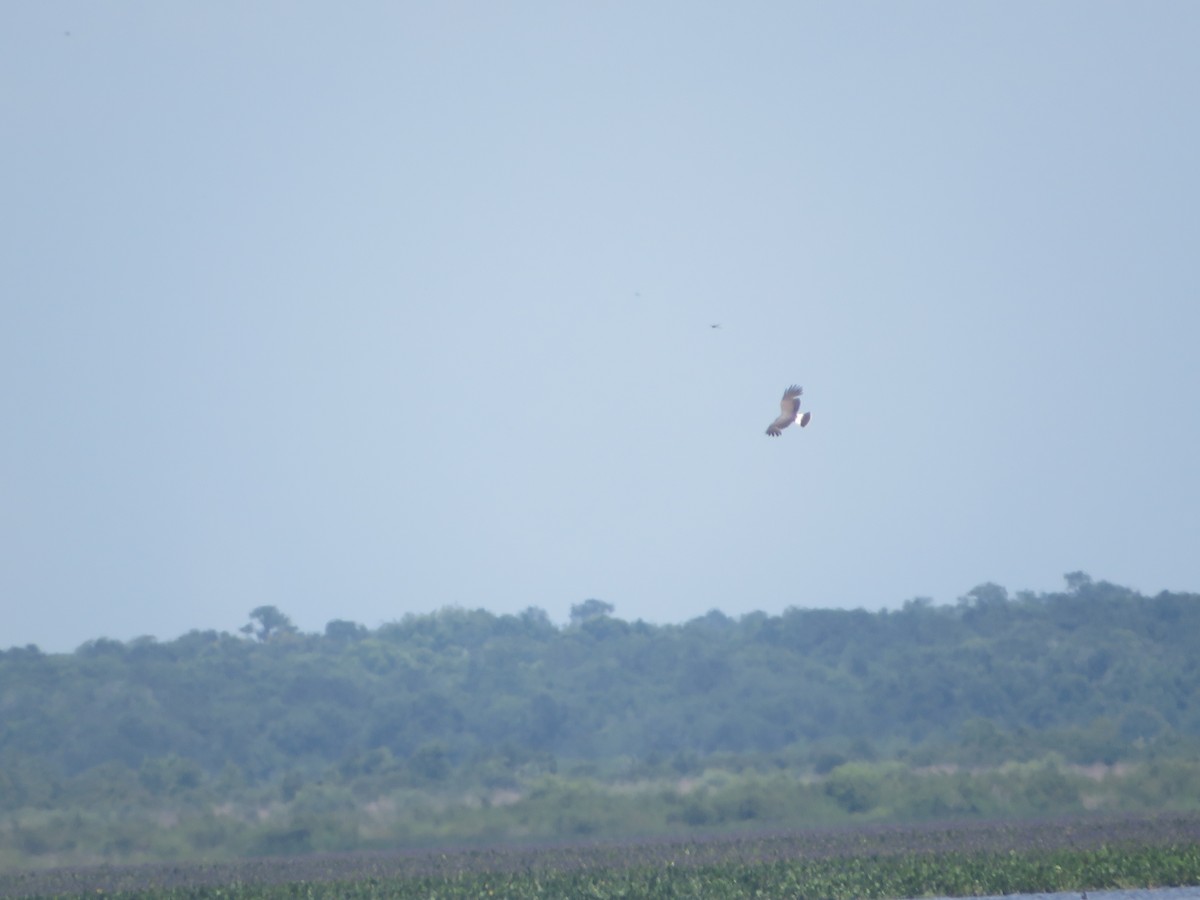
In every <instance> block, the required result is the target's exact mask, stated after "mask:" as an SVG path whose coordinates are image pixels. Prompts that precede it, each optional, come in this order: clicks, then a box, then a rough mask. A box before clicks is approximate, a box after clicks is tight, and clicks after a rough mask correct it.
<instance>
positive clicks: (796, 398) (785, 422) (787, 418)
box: [767, 384, 807, 437]
mask: <svg viewBox="0 0 1200 900" xmlns="http://www.w3.org/2000/svg"><path fill="white" fill-rule="evenodd" d="M803 393H804V388H802V387H800V386H799V385H796V384H793V385H792V386H791V387H789V388H788V389H787V390H786V391H784V392H783V399H782V400H780V401H779V412H780V415H779V418H778V419H776V420H775V421H774V422H772V423H771V424H770V425H768V426H767V434H769V435H770V436H771V437H779V435H781V434H782V433H783V429H785V428H787V427H788V426H789V425H791V424H792V423H793V422H795V421H796V413H798V412H799V411H800V395H801V394H803ZM806 424H807V423H806Z"/></svg>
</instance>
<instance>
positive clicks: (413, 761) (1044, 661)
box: [0, 573, 1200, 867]
mask: <svg viewBox="0 0 1200 900" xmlns="http://www.w3.org/2000/svg"><path fill="white" fill-rule="evenodd" d="M250 618H251V625H249V626H247V628H246V629H244V630H243V631H244V636H238V635H233V634H228V633H218V632H212V631H209V632H191V633H189V634H187V635H184V636H183V637H180V638H178V639H177V640H174V641H169V642H161V643H160V642H157V641H155V640H153V639H149V638H142V639H138V640H135V641H132V642H129V643H121V642H118V641H111V640H106V639H99V640H95V641H90V642H88V643H87V644H84V645H83V646H81V647H80V648H78V649H77V650H76V651H75V652H74V653H71V654H44V653H41V652H40V651H38V650H37V648H35V647H25V648H12V649H9V650H7V651H4V652H0V814H4V815H6V816H7V817H8V819H7V824H5V825H3V826H0V867H4V866H12V865H22V864H38V865H51V864H54V863H55V862H63V861H71V860H75V859H79V858H85V857H89V856H90V857H91V858H103V859H111V860H118V859H119V860H134V859H183V858H188V857H190V856H192V855H195V854H198V853H204V854H208V855H213V856H226V857H231V856H239V855H245V854H255V853H260V854H261V853H289V854H290V853H303V852H309V851H330V852H332V851H340V850H344V849H351V848H356V847H364V846H368V847H369V846H390V845H394V844H396V843H405V844H410V845H417V844H432V843H446V842H458V841H488V840H497V839H512V838H529V839H541V838H547V839H549V838H554V837H570V838H587V837H598V836H616V835H620V834H627V833H643V834H652V833H667V832H670V831H672V830H676V831H677V830H681V829H685V830H700V831H704V830H719V829H730V828H749V827H760V826H764V825H772V826H775V825H797V824H821V823H830V822H856V821H895V820H903V819H922V818H925V819H929V818H947V817H951V818H957V817H981V816H994V815H1019V816H1033V815H1048V814H1059V813H1063V812H1080V811H1083V810H1087V809H1095V808H1100V809H1110V810H1115V809H1140V808H1160V809H1194V808H1196V807H1197V806H1200V765H1198V764H1197V763H1196V762H1195V759H1196V758H1197V755H1198V754H1197V750H1198V749H1200V706H1197V704H1196V703H1195V702H1194V698H1195V697H1197V696H1200V649H1198V647H1200V645H1198V644H1197V642H1196V640H1195V635H1196V634H1200V627H1198V626H1200V596H1197V595H1194V594H1171V593H1162V594H1159V595H1157V596H1155V597H1146V596H1143V595H1141V594H1138V593H1137V592H1134V591H1131V590H1128V589H1125V588H1120V587H1117V586H1114V585H1111V584H1108V583H1106V582H1094V581H1092V580H1091V579H1090V578H1088V577H1087V576H1086V575H1083V574H1082V573H1072V574H1071V576H1068V589H1067V590H1066V591H1064V592H1061V593H1055V594H1047V595H1038V596H1034V595H1030V594H1020V595H1017V596H1016V597H1012V596H1010V595H1009V594H1008V592H1007V591H1005V590H1004V589H1003V588H1001V587H999V586H996V585H980V586H979V587H976V588H974V589H973V590H971V591H969V592H968V593H967V594H966V595H964V597H963V598H962V599H961V600H960V601H959V602H958V603H957V604H955V605H953V606H945V607H937V606H934V605H932V604H930V603H928V602H927V601H922V600H914V601H910V602H908V603H906V604H905V605H904V606H903V608H902V609H900V610H896V611H890V612H889V611H885V612H879V613H868V612H866V611H863V610H848V611H842V610H800V609H790V610H787V611H786V612H784V613H783V614H781V615H778V616H768V615H766V614H763V613H754V614H750V615H746V616H743V617H741V618H738V619H733V618H731V617H728V616H725V615H723V614H722V613H720V612H716V611H713V612H711V613H709V614H708V615H706V616H703V617H700V618H698V619H695V620H693V621H691V622H688V623H686V624H683V625H669V626H653V625H649V624H647V623H645V622H642V621H632V622H629V621H625V620H622V619H620V618H617V617H616V616H615V610H614V608H613V607H612V606H611V604H608V603H604V602H602V601H599V600H587V601H585V602H583V603H581V604H579V605H577V606H576V607H574V608H573V610H572V619H571V622H570V623H568V624H567V625H566V626H565V627H561V628H559V627H556V626H555V625H554V624H553V623H551V622H550V620H549V618H548V617H547V616H546V614H545V613H544V612H542V611H541V610H536V609H530V610H527V611H525V612H524V613H522V614H520V615H501V616H497V615H493V614H491V613H488V612H485V611H483V610H464V609H445V610H441V611H440V612H437V613H434V614H430V615H420V616H417V615H409V616H406V617H404V618H402V619H400V620H398V621H396V622H392V623H389V624H386V625H384V626H382V627H380V628H378V629H374V630H370V629H367V628H364V627H363V626H360V625H356V624H354V623H351V622H345V621H342V620H335V621H333V622H330V623H329V625H328V626H327V627H326V628H325V630H324V632H323V633H321V634H303V633H301V632H299V631H298V630H297V629H296V628H295V627H294V626H293V625H292V623H291V621H290V619H289V618H288V617H287V616H286V615H285V614H284V613H282V612H280V611H279V610H278V609H276V608H275V607H259V608H257V609H255V610H254V611H252V612H251V613H250Z"/></svg>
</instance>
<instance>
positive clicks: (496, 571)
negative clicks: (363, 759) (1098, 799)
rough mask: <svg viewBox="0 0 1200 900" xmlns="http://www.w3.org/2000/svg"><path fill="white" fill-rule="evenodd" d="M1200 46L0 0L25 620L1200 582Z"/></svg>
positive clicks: (8, 433)
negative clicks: (268, 608) (790, 416)
mask: <svg viewBox="0 0 1200 900" xmlns="http://www.w3.org/2000/svg"><path fill="white" fill-rule="evenodd" d="M1197 47H1200V4H1197V3H1193V2H1156V3H1152V4H1133V3H1127V2H1121V3H1111V2H1097V0H1087V2H1055V3H1044V2H995V3H983V2H979V3H962V2H957V0H946V2H938V3H930V2H922V3H891V2H887V3H882V2H881V3H854V2H849V3H801V2H779V3H755V4H744V3H719V4H718V3H697V2H692V0H688V2H674V3H655V2H649V3H647V2H613V3H609V2H605V3H595V2H593V3H573V2H572V3H561V2H544V3H527V2H518V3H481V2H480V3H390V2H388V3H383V2H380V3H354V2H350V3H337V4H328V3H312V2H291V0H289V2H271V3H265V2H264V3H207V2H206V3H198V2H197V3H160V2H142V3H130V2H125V3H122V2H111V3H95V2H85V0H79V2H58V0H39V2H37V3H7V4H4V5H3V6H0V122H2V123H3V124H2V128H3V141H2V142H0V165H2V167H3V178H2V180H0V210H2V212H0V304H2V305H0V417H2V421H3V441H2V442H0V471H2V473H3V475H2V480H0V602H2V603H3V605H4V609H5V613H4V616H3V625H2V627H0V646H12V645H23V644H26V643H36V644H38V645H39V646H41V647H42V648H43V649H45V650H70V649H73V648H74V647H75V646H77V645H78V644H80V643H82V642H83V641H85V640H88V639H91V638H96V637H101V636H105V637H111V638H117V639H121V640H127V639H130V638H133V637H136V636H139V635H145V634H150V635H154V636H156V637H158V638H160V639H170V638H173V637H175V636H177V635H179V634H181V633H183V632H186V631H188V630H190V629H192V628H201V629H207V628H215V629H218V630H231V631H232V630H236V629H237V628H238V627H239V626H241V625H242V624H244V623H245V622H246V621H247V614H248V612H249V611H250V609H252V608H253V607H255V606H258V605H261V604H273V605H276V606H278V607H279V608H280V609H282V610H283V611H284V612H286V613H288V614H289V615H290V616H292V618H293V619H294V620H295V621H296V623H297V624H298V625H299V626H300V627H301V628H303V629H304V630H307V631H316V630H320V629H322V628H323V627H324V625H325V623H326V622H327V621H329V620H330V619H335V618H344V619H351V620H354V621H357V622H361V623H363V624H366V625H368V626H371V627H374V626H377V625H379V624H381V623H383V622H387V621H390V620H393V619H396V618H399V617H401V616H402V615H404V614H405V613H407V612H428V611H432V610H435V609H438V608H440V607H443V606H447V605H461V606H467V607H483V608H485V609H488V610H491V611H493V612H496V613H501V612H515V611H519V610H521V609H524V608H525V607H527V606H538V607H541V608H543V609H545V610H547V611H548V612H549V613H550V614H551V616H552V617H553V618H554V619H556V620H557V621H563V620H565V618H566V616H567V613H568V610H569V608H570V606H571V605H572V604H574V603H579V602H580V601H582V600H584V599H586V598H589V597H596V598H600V599H602V600H605V601H608V602H610V603H613V604H614V605H615V606H616V609H617V614H618V615H619V616H622V617H624V618H628V619H634V618H644V619H646V620H648V621H652V622H673V621H683V620H686V619H689V618H692V617H694V616H697V615H702V614H704V613H705V612H706V611H708V610H709V609H712V608H718V609H721V610H723V611H725V612H726V613H729V614H731V615H738V614H741V613H745V612H748V611H751V610H759V609H761V610H765V611H767V612H771V613H777V612H779V611H781V610H782V609H784V608H786V607H788V606H793V605H794V606H802V607H857V606H861V607H865V608H867V609H880V608H883V607H895V606H898V605H899V604H901V603H902V602H903V601H904V600H906V599H909V598H911V597H914V596H928V597H931V598H933V599H934V601H935V602H938V603H949V602H953V601H954V600H955V598H956V597H958V596H959V595H961V594H963V593H965V592H966V591H968V590H969V589H970V588H972V587H974V586H975V585H977V584H979V583H981V582H984V581H994V582H997V583H999V584H1002V585H1004V586H1005V587H1007V588H1009V590H1010V591H1013V592H1015V591H1018V590H1026V589H1028V590H1033V591H1048V590H1056V589H1058V588H1059V587H1060V586H1061V585H1062V580H1061V576H1062V574H1063V573H1064V572H1068V571H1073V570H1077V569H1082V570H1084V571H1087V572H1089V573H1090V574H1091V575H1092V576H1093V577H1095V578H1104V579H1108V580H1110V581H1114V582H1117V583H1120V584H1124V585H1128V586H1130V587H1133V588H1136V589H1138V590H1141V591H1144V592H1147V593H1156V592H1157V591H1159V590H1162V589H1171V590H1190V591H1200V463H1198V462H1197V459H1200V452H1198V451H1200V424H1198V423H1197V416H1196V410H1197V391H1198V389H1200V362H1198V361H1197V347H1196V344H1197V337H1198V336H1200V302H1198V300H1200V296H1198V288H1200V252H1198V250H1197V247H1198V239H1200V165H1198V163H1197V160H1200V125H1198V120H1200V116H1198V114H1197V111H1196V109H1197V107H1196V96H1197V92H1198V91H1200V53H1198V52H1197ZM712 323H720V324H721V326H722V327H721V328H720V329H719V330H718V329H712V328H710V327H709V326H710V324H712ZM793 382H796V383H800V384H803V385H804V387H805V403H806V407H807V408H808V409H811V410H812V412H813V421H812V424H811V425H810V426H809V427H808V428H807V429H805V430H804V431H800V430H799V429H792V430H790V431H788V432H785V434H784V435H783V436H782V437H781V438H780V439H778V440H772V439H770V438H768V437H766V436H765V435H764V434H763V430H764V428H765V427H766V425H767V423H768V422H769V421H770V420H771V419H772V418H773V417H774V416H775V415H776V414H777V412H778V398H779V395H780V393H781V392H782V391H783V389H784V388H785V387H786V386H787V385H788V384H791V383H793Z"/></svg>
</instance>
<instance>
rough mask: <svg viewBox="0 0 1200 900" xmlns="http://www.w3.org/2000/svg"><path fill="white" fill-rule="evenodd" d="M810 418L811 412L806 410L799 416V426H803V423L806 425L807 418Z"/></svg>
mask: <svg viewBox="0 0 1200 900" xmlns="http://www.w3.org/2000/svg"><path fill="white" fill-rule="evenodd" d="M811 418H812V413H810V412H806V413H805V414H804V415H802V416H801V417H800V427H801V428H803V427H804V426H805V425H807V424H808V420H809V419H811Z"/></svg>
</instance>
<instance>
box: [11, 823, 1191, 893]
mask: <svg viewBox="0 0 1200 900" xmlns="http://www.w3.org/2000/svg"><path fill="white" fill-rule="evenodd" d="M1186 884H1200V817H1198V816H1195V815H1174V816H1158V817H1122V818H1111V817H1106V818H1088V819H1075V820H1059V821H1047V822H1024V823H966V824H953V825H947V824H943V825H924V826H920V827H904V826H878V827H871V828H861V829H840V830H823V831H805V832H790V833H778V834H757V835H753V836H743V837H738V838H714V839H711V840H701V841H686V842H685V841H672V840H665V839H655V840H646V841H641V842H637V843H603V844H588V845H558V846H539V847H521V848H514V847H503V848H493V849H475V850H456V851H447V852H421V853H378V854H369V855H365V854H357V855H349V854H343V855H327V856H310V857H303V858H298V859H262V860H254V861H247V862H242V863H229V864H220V865H208V866H206V865H178V866H171V865H152V866H129V867H91V868H73V869H59V870H53V871H47V872H39V873H28V874H11V875H6V876H3V877H0V896H5V897H34V896H37V897H54V896H59V897H63V896H89V897H96V896H104V897H112V898H130V900H132V898H149V897H155V898H172V900H182V898H239V900H266V898H285V897H287V898H291V897H312V898H366V897H396V898H404V897H413V898H418V897H420V898H433V897H437V898H464V900H466V898H472V900H474V898H479V897H488V896H494V897H509V898H541V897H546V898H551V897H555V898H558V897H568V896H569V897H593V898H607V897H645V898H685V897H698V896H703V897H706V898H718V900H721V898H746V897H790V898H805V897H820V898H830V900H837V898H851V897H859V898H866V897H919V896H931V895H946V896H970V895H978V894H1006V893H1040V892H1053V891H1076V890H1079V891H1082V890H1085V889H1086V890H1100V889H1116V888H1133V887H1158V886H1175V885H1186Z"/></svg>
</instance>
